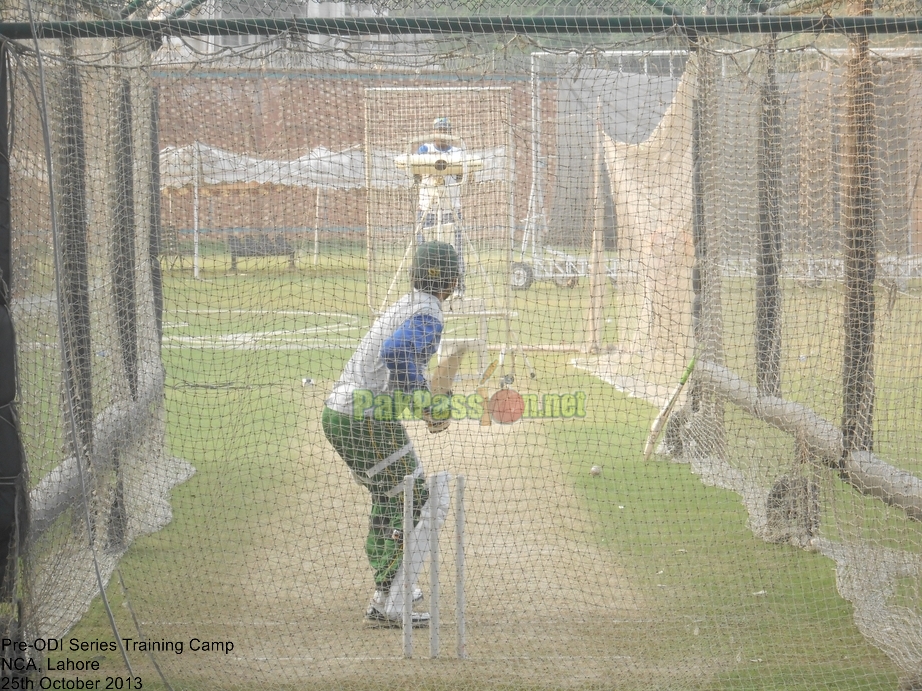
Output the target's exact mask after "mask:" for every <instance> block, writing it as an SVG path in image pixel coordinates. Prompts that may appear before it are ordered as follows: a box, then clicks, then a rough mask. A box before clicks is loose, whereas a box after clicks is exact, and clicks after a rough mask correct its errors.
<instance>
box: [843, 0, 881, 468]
mask: <svg viewBox="0 0 922 691" xmlns="http://www.w3.org/2000/svg"><path fill="white" fill-rule="evenodd" d="M857 9H859V11H860V14H862V15H865V16H867V15H870V14H871V4H870V3H869V2H867V1H865V2H863V3H861V6H860V7H859V8H857ZM850 51H851V57H850V60H849V63H848V72H847V74H848V76H847V80H848V82H847V83H848V87H847V88H848V106H847V111H846V117H847V118H848V123H847V127H848V130H847V137H846V144H845V146H846V150H845V164H846V166H847V172H846V175H847V178H846V180H847V181H846V200H845V234H846V238H845V353H844V365H843V406H842V442H843V453H844V454H845V455H846V456H847V455H848V454H849V453H850V452H852V451H871V450H872V449H873V445H874V440H873V419H874V308H875V303H874V280H875V277H876V271H877V252H876V245H875V237H874V216H875V204H874V186H873V185H874V174H875V170H874V151H875V144H876V142H875V137H874V127H875V122H874V73H873V71H872V67H871V56H870V50H869V46H868V37H867V35H859V36H857V37H855V38H853V39H851V46H850Z"/></svg>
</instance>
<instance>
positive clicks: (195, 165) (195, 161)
mask: <svg viewBox="0 0 922 691" xmlns="http://www.w3.org/2000/svg"><path fill="white" fill-rule="evenodd" d="M198 154H199V150H198V142H195V143H194V144H193V145H192V276H193V277H194V278H198V271H199V268H198V194H199V189H198V188H199V180H198V177H199V155H198Z"/></svg>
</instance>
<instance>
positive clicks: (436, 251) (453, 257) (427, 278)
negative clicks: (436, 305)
mask: <svg viewBox="0 0 922 691" xmlns="http://www.w3.org/2000/svg"><path fill="white" fill-rule="evenodd" d="M460 272H461V261H460V259H459V258H458V252H457V250H455V248H454V247H452V246H451V245H449V244H448V243H447V242H435V241H432V242H424V243H422V244H421V245H419V247H417V248H416V254H415V255H414V256H413V266H412V267H411V268H410V280H411V281H412V282H413V287H414V288H416V289H417V290H422V291H424V292H426V293H432V294H435V293H443V292H446V291H449V290H452V289H453V288H454V286H455V281H456V280H457V279H458V276H459V274H460Z"/></svg>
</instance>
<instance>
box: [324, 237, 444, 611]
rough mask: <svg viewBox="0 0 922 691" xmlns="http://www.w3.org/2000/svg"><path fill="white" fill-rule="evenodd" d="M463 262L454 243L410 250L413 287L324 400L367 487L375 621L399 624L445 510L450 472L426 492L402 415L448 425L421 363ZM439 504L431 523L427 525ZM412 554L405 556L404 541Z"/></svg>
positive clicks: (431, 348)
mask: <svg viewBox="0 0 922 691" xmlns="http://www.w3.org/2000/svg"><path fill="white" fill-rule="evenodd" d="M459 273H460V262H459V258H458V254H457V252H456V251H455V248H454V247H452V246H451V245H449V244H447V243H444V242H426V243H423V244H420V245H419V246H418V247H417V248H416V252H415V255H414V258H413V263H412V267H411V269H410V278H411V281H412V286H413V289H412V290H411V291H410V293H408V294H407V295H404V296H403V297H402V298H401V299H400V300H398V301H397V302H395V303H394V304H393V305H392V306H391V307H390V308H388V309H387V310H386V311H385V312H384V314H382V315H381V316H380V317H379V318H378V319H377V320H376V321H375V323H374V324H373V325H372V327H371V328H370V329H369V331H368V333H367V334H365V336H364V338H363V339H362V341H361V343H360V344H359V347H358V349H357V350H356V351H355V353H354V354H353V356H352V358H351V359H350V360H349V362H348V363H346V366H345V368H344V369H343V373H342V375H341V376H340V378H339V380H338V381H337V382H336V384H335V385H334V387H333V391H332V393H331V394H330V395H329V397H328V398H327V399H326V401H325V404H324V410H323V418H322V423H323V431H324V434H325V435H326V437H327V439H328V440H329V441H330V443H331V444H332V445H333V448H335V449H336V451H337V453H338V454H339V455H340V456H341V457H342V459H343V460H344V461H345V462H346V465H348V466H349V470H350V471H351V473H352V477H353V479H355V481H356V482H358V483H359V484H360V485H362V486H364V487H365V488H366V489H367V490H368V492H369V493H370V494H371V515H370V517H369V522H368V537H367V538H366V541H365V553H366V555H367V556H368V561H369V563H370V564H371V568H372V570H373V571H374V585H375V589H374V594H373V595H372V598H371V602H370V603H369V605H368V608H367V610H366V611H365V618H366V619H367V620H369V621H371V622H374V623H377V624H378V625H385V626H398V625H400V624H401V623H402V616H403V615H402V613H403V600H404V579H409V580H410V589H409V590H410V592H412V594H413V600H414V602H417V601H420V600H422V593H421V591H420V590H419V589H418V588H416V581H417V579H418V578H419V575H420V572H421V570H422V566H423V563H424V561H425V559H426V557H427V553H428V549H429V531H430V530H432V529H436V530H437V529H438V528H439V527H441V524H442V522H443V521H444V520H445V516H446V515H447V513H448V503H449V496H448V475H447V473H438V474H437V475H436V476H435V478H434V479H435V482H434V486H435V488H436V489H435V494H436V496H429V491H428V488H427V483H426V478H425V475H424V472H423V467H422V464H421V462H420V460H419V458H418V457H417V455H416V451H415V450H414V448H413V444H412V442H411V441H410V438H409V436H407V431H406V428H405V426H404V420H405V419H407V418H408V417H409V418H411V419H420V420H424V421H425V423H426V425H427V426H428V428H429V431H430V432H432V433H437V432H442V431H444V430H445V429H446V428H447V427H448V425H449V423H450V421H451V416H450V414H446V413H448V412H450V411H448V410H445V411H442V410H439V409H438V408H437V407H436V408H433V406H432V405H431V402H432V391H431V389H430V382H429V381H428V380H427V379H426V376H425V370H426V366H427V364H428V362H429V360H430V359H431V358H432V356H433V355H435V353H436V351H437V350H438V348H439V343H440V342H441V338H442V325H443V316H442V301H443V300H445V298H447V297H448V296H449V295H451V293H452V291H454V289H455V286H456V284H457V282H458V278H459ZM408 475H409V476H412V477H413V479H414V482H413V525H412V526H404V524H403V492H404V478H405V477H406V476H408ZM432 501H434V502H437V503H436V507H435V508H436V522H437V523H438V525H430V523H431V518H430V516H431V509H430V506H429V503H428V502H432ZM407 531H412V537H413V539H412V540H410V542H409V544H410V546H411V552H410V554H409V555H407V559H406V560H404V550H403V541H404V540H405V539H407V538H408V537H409V535H407ZM412 623H413V626H415V627H424V626H428V625H429V614H428V613H426V612H414V613H413V616H412Z"/></svg>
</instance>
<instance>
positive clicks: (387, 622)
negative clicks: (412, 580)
mask: <svg viewBox="0 0 922 691" xmlns="http://www.w3.org/2000/svg"><path fill="white" fill-rule="evenodd" d="M422 599H423V591H422V590H420V589H419V588H414V589H413V603H414V604H416V603H417V602H421V601H422ZM385 602H387V591H386V590H376V591H375V594H374V595H372V597H371V602H369V603H368V609H366V610H365V620H366V621H370V622H373V623H375V624H378V625H379V626H402V625H403V613H402V612H401V613H399V614H388V613H387V611H386V610H385V607H384V603H385ZM410 622H411V624H412V626H413V628H421V627H425V626H429V612H413V613H412V614H411V617H410Z"/></svg>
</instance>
